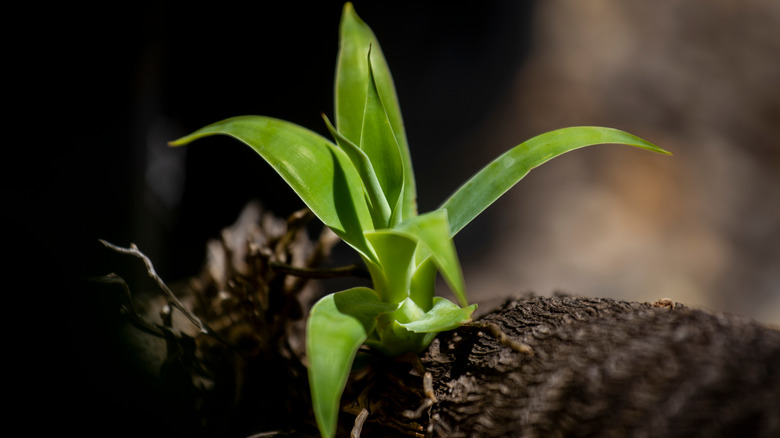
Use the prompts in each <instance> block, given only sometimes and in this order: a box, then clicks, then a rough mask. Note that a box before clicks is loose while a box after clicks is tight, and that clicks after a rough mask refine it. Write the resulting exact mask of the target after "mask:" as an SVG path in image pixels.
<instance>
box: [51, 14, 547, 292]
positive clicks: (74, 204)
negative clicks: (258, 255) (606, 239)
mask: <svg viewBox="0 0 780 438" xmlns="http://www.w3.org/2000/svg"><path fill="white" fill-rule="evenodd" d="M364 3H365V4H363V2H358V3H357V4H356V9H357V11H358V14H360V15H361V16H362V17H363V18H364V19H365V20H366V21H367V22H368V23H369V25H371V26H372V28H373V29H374V31H375V32H376V33H377V34H378V36H379V38H380V42H381V43H382V44H383V48H384V51H385V54H386V57H387V58H388V59H389V62H390V65H391V69H392V70H393V72H394V75H395V77H396V82H397V88H398V90H399V91H398V93H399V97H400V100H401V102H402V111H403V113H404V116H405V122H406V126H407V131H408V137H409V138H410V142H411V144H412V145H413V146H412V154H413V161H414V164H415V165H416V167H417V169H418V172H417V173H418V178H419V179H420V182H419V186H420V190H419V191H420V193H419V196H420V199H419V204H420V206H421V210H422V211H426V210H430V209H433V208H435V207H436V206H437V205H438V204H439V203H440V202H441V201H443V200H444V198H445V196H446V195H447V194H448V193H449V192H451V191H452V190H454V189H455V188H456V187H457V185H458V182H456V181H458V180H457V179H456V178H457V177H458V174H463V175H464V176H463V178H465V175H466V174H465V172H466V170H460V169H458V166H460V165H461V164H462V163H461V162H460V161H459V160H458V159H457V158H458V156H459V155H460V154H462V153H463V151H464V149H465V147H466V145H464V141H463V138H464V135H463V133H464V132H468V130H469V127H470V126H476V125H477V124H478V123H479V122H480V119H481V118H482V117H485V113H486V109H487V108H490V107H491V106H493V105H494V104H495V102H496V101H498V100H499V99H500V98H501V93H502V92H503V91H504V90H505V88H506V86H507V84H508V83H509V82H510V81H511V80H512V75H513V73H514V71H515V68H516V66H517V64H518V63H519V62H520V60H521V59H522V54H523V52H524V51H525V50H526V41H527V37H528V29H529V28H528V24H529V20H530V10H531V6H532V2H483V3H480V5H479V6H478V7H476V6H459V5H447V4H436V3H434V2H386V3H382V2H379V3H377V2H364ZM342 5H343V3H342V2H336V1H326V2H313V3H311V4H307V5H306V6H305V7H303V6H301V5H299V4H295V3H293V2H253V3H247V4H243V3H232V2H227V3H224V2H222V3H220V4H219V6H213V7H200V6H199V7H193V6H189V5H184V4H173V3H170V2H161V3H159V4H157V3H155V4H147V5H139V6H133V7H132V8H127V9H126V10H114V11H111V12H106V13H105V14H100V15H99V18H98V19H91V20H90V21H89V22H86V23H83V25H81V26H74V27H73V29H72V32H73V33H75V34H76V35H78V36H79V37H80V38H78V39H77V40H76V43H75V44H74V45H73V51H74V55H75V56H74V59H73V60H72V61H71V62H70V63H69V65H70V66H71V67H72V68H74V69H76V70H77V75H76V76H77V77H76V82H75V83H74V84H73V85H74V87H73V91H74V92H75V96H74V99H76V100H75V101H74V102H73V103H74V104H76V105H75V106H74V108H73V109H72V111H73V112H72V113H71V112H69V113H67V114H65V116H66V117H68V116H70V115H77V116H78V120H79V123H78V124H77V125H75V126H73V127H72V128H71V130H69V135H68V138H67V139H66V141H67V142H68V143H69V144H70V146H69V148H68V152H67V153H66V154H65V159H66V161H65V163H67V165H66V166H63V164H64V163H62V162H60V163H57V164H56V166H55V170H56V175H57V176H56V177H55V178H52V179H51V181H50V183H51V185H50V187H49V189H50V193H53V194H54V195H53V200H54V201H55V202H57V203H58V204H55V205H57V209H58V210H60V211H62V212H63V213H65V214H64V215H63V216H64V217H63V219H64V220H63V221H57V222H55V223H54V224H52V225H54V226H55V227H57V230H58V232H56V233H54V234H55V235H56V237H57V238H63V239H65V240H66V242H68V246H71V245H76V247H77V248H79V250H80V252H81V251H83V253H84V254H85V256H86V257H85V258H79V259H70V260H68V262H72V263H74V264H75V265H76V266H75V268H76V272H85V273H88V274H91V275H97V274H101V273H104V272H107V271H111V269H112V268H111V265H110V263H106V261H107V260H108V258H107V256H106V251H105V250H104V249H103V248H102V247H101V246H100V245H99V244H98V243H97V239H105V240H108V241H110V242H112V243H115V244H117V245H120V246H127V245H128V244H129V243H130V242H134V243H136V244H137V245H138V246H139V247H140V248H141V249H142V250H143V251H144V252H145V253H146V254H147V255H149V256H150V257H151V258H152V259H153V260H154V261H155V265H156V267H157V270H158V272H159V273H160V275H161V276H162V277H163V278H164V279H169V280H171V281H172V280H176V279H181V278H184V277H186V276H189V275H192V274H193V273H195V272H197V270H198V269H199V268H200V266H201V264H202V262H203V259H204V256H205V241H206V239H208V238H212V237H216V236H218V233H219V230H220V229H221V228H222V227H225V226H227V225H228V224H230V223H232V222H233V221H234V220H235V219H236V217H237V215H238V213H239V212H240V210H241V208H242V207H243V206H244V204H245V203H246V202H247V201H249V200H250V199H259V200H261V201H262V202H263V204H264V205H265V206H266V207H267V208H268V209H270V210H272V211H274V212H276V213H277V214H279V215H283V216H284V215H287V214H289V213H290V212H292V211H294V210H295V209H298V208H300V207H302V205H303V204H302V203H301V202H300V201H299V200H298V199H297V197H296V196H295V195H294V194H293V192H292V191H291V190H290V189H288V188H287V187H286V186H285V184H284V183H283V182H282V181H281V179H280V178H278V177H277V175H276V174H275V173H274V172H273V171H272V169H271V168H270V167H269V166H267V165H266V164H265V163H264V162H263V160H262V159H260V158H259V157H257V156H256V155H255V153H254V152H253V151H251V150H250V149H248V148H246V147H243V146H242V145H240V144H239V143H237V142H235V141H230V139H227V138H212V139H205V140H203V141H199V142H198V143H196V144H194V145H192V146H188V147H186V148H177V149H170V148H167V146H166V142H167V141H170V140H173V139H175V138H178V137H179V136H182V135H184V134H187V133H189V132H192V131H194V130H196V129H198V128H200V127H202V126H205V125H207V124H209V123H212V122H215V121H218V120H222V119H224V118H227V117H231V116H236V115H245V114H261V115H268V116H273V117H278V118H281V119H285V120H289V121H292V122H294V123H297V124H300V125H302V126H305V127H308V128H310V129H313V130H315V131H317V132H320V133H321V134H326V130H325V128H324V124H323V123H322V120H321V117H320V113H321V112H325V113H327V114H330V115H331V116H332V106H333V101H332V93H333V76H334V69H335V59H336V54H337V50H338V22H339V19H340V15H341V8H342ZM502 84H503V86H502ZM442 149H444V150H446V152H445V153H441V152H437V153H435V154H434V152H435V151H441V150H442ZM434 155H436V156H435V157H434ZM441 169H452V172H447V175H446V178H441V176H442V175H441V173H440V171H441Z"/></svg>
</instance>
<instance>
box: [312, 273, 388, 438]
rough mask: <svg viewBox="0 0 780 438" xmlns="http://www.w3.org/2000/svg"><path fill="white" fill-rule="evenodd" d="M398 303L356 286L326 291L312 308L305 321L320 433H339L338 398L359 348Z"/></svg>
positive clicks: (323, 434)
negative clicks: (380, 320)
mask: <svg viewBox="0 0 780 438" xmlns="http://www.w3.org/2000/svg"><path fill="white" fill-rule="evenodd" d="M397 307H398V306H397V305H395V306H394V305H390V304H387V303H384V302H382V301H381V300H380V299H379V296H378V295H377V294H376V292H374V291H373V290H371V289H368V288H365V287H357V288H354V289H348V290H345V291H341V292H336V293H334V294H330V295H326V296H325V297H323V298H322V299H321V300H319V301H318V302H317V303H316V304H315V305H314V307H313V308H312V310H311V313H310V314H309V319H308V320H307V322H306V354H307V359H308V362H309V385H310V386H311V393H312V404H313V406H314V416H315V417H316V419H317V425H318V427H319V429H320V433H321V434H322V436H324V437H332V436H334V435H335V433H336V426H337V421H338V413H339V401H340V400H341V394H342V392H343V391H344V387H345V385H346V383H347V378H348V377H349V372H350V370H351V368H352V362H353V361H354V359H355V355H356V354H357V351H358V348H360V345H362V344H363V342H364V341H365V340H366V338H368V335H369V334H370V333H371V332H373V331H374V329H375V328H376V319H377V317H378V316H379V315H381V314H383V313H385V312H391V311H394V310H395V309H396V308H397Z"/></svg>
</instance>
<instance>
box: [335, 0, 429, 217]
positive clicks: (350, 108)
mask: <svg viewBox="0 0 780 438" xmlns="http://www.w3.org/2000/svg"><path fill="white" fill-rule="evenodd" d="M339 33H340V48H339V54H338V61H337V64H336V81H335V111H336V127H337V128H338V130H339V132H341V133H342V134H344V136H345V137H346V138H348V139H349V140H350V141H352V142H353V143H355V144H360V138H361V134H362V131H363V113H364V109H365V102H366V95H367V93H368V87H369V68H368V64H369V59H368V52H369V48H370V50H371V60H370V62H371V68H372V71H373V78H374V81H375V83H376V90H377V93H378V95H379V98H380V100H381V101H382V104H383V105H384V108H385V111H386V112H387V118H388V120H389V122H390V125H391V126H392V130H393V133H394V135H395V140H396V142H397V143H398V147H399V150H400V152H401V158H402V160H403V168H404V190H403V208H402V210H403V211H402V213H403V215H402V217H403V218H408V217H412V216H414V215H416V214H417V200H416V199H417V191H416V186H415V181H414V172H413V170H412V161H411V155H410V154H409V145H408V142H407V140H406V131H405V129H404V123H403V118H402V117H401V107H400V105H399V104H398V96H397V95H396V92H395V84H394V83H393V77H392V75H391V74H390V68H389V67H388V65H387V61H386V60H385V57H384V54H383V53H382V48H381V46H380V45H379V41H378V40H377V38H376V36H375V35H374V32H373V31H372V30H371V28H370V27H368V25H367V24H366V23H365V22H363V20H361V19H360V17H358V15H357V13H356V12H355V9H354V8H353V6H352V3H346V4H345V5H344V10H343V14H342V18H341V25H340V31H339ZM390 206H391V207H394V205H393V204H390Z"/></svg>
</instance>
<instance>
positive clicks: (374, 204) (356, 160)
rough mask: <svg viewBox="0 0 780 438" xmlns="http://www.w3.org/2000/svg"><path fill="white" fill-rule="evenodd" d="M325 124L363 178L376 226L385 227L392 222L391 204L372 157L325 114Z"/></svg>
mask: <svg viewBox="0 0 780 438" xmlns="http://www.w3.org/2000/svg"><path fill="white" fill-rule="evenodd" d="M322 117H323V119H325V124H326V125H327V127H328V130H329V131H330V133H331V135H333V138H334V139H335V140H336V143H337V144H338V145H339V147H340V148H341V149H342V150H343V151H344V152H345V153H346V154H347V156H348V157H349V159H350V160H352V164H353V165H354V166H355V169H356V170H357V171H358V174H360V178H361V179H362V180H363V188H364V189H365V191H366V195H367V196H368V199H369V201H371V217H372V218H373V219H374V227H375V228H385V227H387V224H388V223H389V222H390V216H391V214H392V212H391V211H390V205H389V204H388V203H387V199H386V198H385V194H384V192H382V187H381V186H380V185H379V180H378V179H377V177H376V172H374V165H373V164H371V159H370V158H369V157H368V155H366V153H365V152H363V150H362V149H360V147H358V146H357V145H355V144H354V143H352V142H351V141H350V140H349V139H348V138H346V137H344V135H343V134H341V133H340V132H338V131H337V130H336V128H335V127H334V126H333V125H332V124H331V123H330V120H329V119H328V117H327V116H325V115H324V114H323V115H322Z"/></svg>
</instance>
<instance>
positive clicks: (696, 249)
mask: <svg viewBox="0 0 780 438" xmlns="http://www.w3.org/2000/svg"><path fill="white" fill-rule="evenodd" d="M536 13H537V14H538V16H537V18H536V21H535V23H536V24H535V30H534V38H533V52H532V53H531V55H530V58H529V59H528V61H527V62H526V63H525V64H524V65H523V67H522V68H521V69H520V70H519V71H518V74H517V78H516V81H515V84H514V88H513V89H511V90H507V96H506V99H505V102H504V104H503V105H501V106H500V107H498V108H496V109H495V112H494V113H493V114H492V116H491V117H490V118H489V120H490V121H489V122H487V123H486V124H485V125H484V127H483V128H482V129H481V131H480V132H479V133H478V136H481V137H487V138H490V141H488V142H485V143H486V144H490V145H496V144H501V145H504V146H501V147H495V146H491V147H489V148H485V149H483V150H477V151H475V152H474V155H473V157H471V159H472V160H473V162H474V163H475V168H474V170H475V171H476V170H477V169H478V167H479V164H477V163H486V162H487V161H488V160H490V159H492V158H493V157H495V156H497V155H498V154H500V153H501V152H503V151H504V150H506V149H507V148H508V147H510V146H513V145H515V144H517V143H519V142H520V141H522V140H525V139H527V138H530V137H532V136H534V135H536V134H539V133H542V132H544V131H547V130H551V129H555V128H560V127H565V126H573V125H602V126H611V127H615V128H620V129H624V130H627V131H629V132H631V133H634V134H636V135H639V136H640V137H643V138H645V139H648V140H650V141H652V142H654V143H656V144H658V145H659V146H661V147H663V148H665V149H667V150H670V151H672V152H673V153H674V157H664V156H659V155H653V154H649V153H647V152H644V151H640V150H635V149H633V148H627V147H623V146H598V147H595V148H590V149H586V150H581V151H575V152H573V153H570V154H567V155H565V156H564V157H560V158H558V159H556V160H553V161H552V162H550V163H548V164H545V165H544V166H542V167H541V168H539V169H536V170H534V171H533V172H531V174H530V175H529V176H528V177H527V178H526V179H525V180H524V181H522V182H521V183H520V184H519V185H518V186H517V187H516V188H514V189H513V190H512V191H510V192H509V193H508V194H507V195H505V197H504V198H502V199H501V200H500V201H499V202H498V203H497V205H496V206H495V207H493V208H495V209H500V211H501V213H500V215H497V216H496V217H497V219H496V220H497V222H498V223H497V224H495V226H496V227H497V229H499V230H500V233H499V236H498V237H497V238H496V239H495V243H494V244H493V245H492V246H491V248H490V251H488V253H487V254H486V255H485V256H484V257H480V258H479V261H477V262H472V263H468V264H467V265H466V266H465V274H466V279H467V282H468V286H469V289H470V290H471V291H472V294H473V299H474V300H475V301H478V302H479V301H482V302H485V303H490V302H491V300H493V299H496V297H500V296H505V295H506V294H507V293H509V292H523V291H534V292H536V293H538V294H542V295H546V294H550V293H552V292H554V291H564V292H571V293H576V294H579V295H587V296H604V297H616V298H622V299H629V300H637V301H655V300H657V299H660V298H664V297H667V298H671V299H673V300H675V301H680V302H683V303H687V304H689V305H693V306H698V307H702V308H707V309H713V310H725V311H729V312H733V313H737V314H743V315H747V316H750V317H753V318H756V319H758V320H760V321H762V322H767V323H774V324H780V141H778V138H780V2H777V1H771V0H766V1H758V0H749V1H745V0H740V1H736V0H664V1H660V2H654V1H640V0H588V1H580V0H543V1H539V2H538V9H537V11H536Z"/></svg>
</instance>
